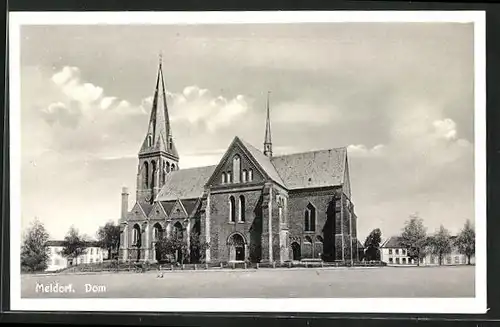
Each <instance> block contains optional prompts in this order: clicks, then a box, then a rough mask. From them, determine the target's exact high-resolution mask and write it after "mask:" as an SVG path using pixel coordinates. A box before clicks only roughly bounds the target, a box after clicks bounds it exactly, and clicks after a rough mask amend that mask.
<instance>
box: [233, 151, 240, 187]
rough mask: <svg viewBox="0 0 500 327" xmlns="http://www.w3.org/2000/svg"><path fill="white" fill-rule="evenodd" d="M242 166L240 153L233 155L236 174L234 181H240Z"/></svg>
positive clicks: (234, 172)
mask: <svg viewBox="0 0 500 327" xmlns="http://www.w3.org/2000/svg"><path fill="white" fill-rule="evenodd" d="M240 168H241V158H240V156H239V155H235V156H234V157H233V174H234V182H235V183H239V182H240V174H241V172H240Z"/></svg>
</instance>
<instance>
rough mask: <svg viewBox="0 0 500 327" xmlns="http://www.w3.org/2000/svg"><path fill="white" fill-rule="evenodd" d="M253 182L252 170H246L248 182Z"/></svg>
mask: <svg viewBox="0 0 500 327" xmlns="http://www.w3.org/2000/svg"><path fill="white" fill-rule="evenodd" d="M252 180H253V170H252V169H249V170H248V181H249V182H251V181H252Z"/></svg>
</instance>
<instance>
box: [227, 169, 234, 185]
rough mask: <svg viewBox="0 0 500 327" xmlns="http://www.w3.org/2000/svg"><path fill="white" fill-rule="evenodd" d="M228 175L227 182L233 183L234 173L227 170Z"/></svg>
mask: <svg viewBox="0 0 500 327" xmlns="http://www.w3.org/2000/svg"><path fill="white" fill-rule="evenodd" d="M226 177H227V182H228V183H232V182H233V175H232V174H231V172H230V171H228V172H227V174H226Z"/></svg>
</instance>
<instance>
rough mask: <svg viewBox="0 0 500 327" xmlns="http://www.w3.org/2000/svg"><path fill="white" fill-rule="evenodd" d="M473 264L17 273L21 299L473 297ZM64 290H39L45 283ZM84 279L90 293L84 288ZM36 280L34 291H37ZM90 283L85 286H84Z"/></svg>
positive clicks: (35, 289) (45, 285)
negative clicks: (42, 274) (19, 274)
mask: <svg viewBox="0 0 500 327" xmlns="http://www.w3.org/2000/svg"><path fill="white" fill-rule="evenodd" d="M474 277H475V276H474V267H473V266H470V267H467V266H457V267H382V268H323V269H321V268H317V269H315V268H310V269H286V268H285V269H275V270H272V269H259V270H234V271H231V270H229V271H217V270H211V271H203V270H198V271H174V272H169V271H166V272H164V275H163V278H156V272H154V271H151V272H147V273H143V274H141V273H128V272H127V273H99V274H82V275H76V274H75V275H72V274H67V275H65V274H61V275H49V276H37V275H23V276H21V296H22V297H23V298H44V297H50V298H58V297H59V298H60V297H70V298H89V297H104V298H165V297H180V298H196V297H212V298H222V297H254V298H259V297H271V298H283V297H295V298H304V297H305V298H308V297H336V298H349V297H353V298H361V297H369V298H371V297H474V296H475V291H474V288H475V286H474V285H475V278H474ZM56 282H57V283H59V285H69V284H71V288H67V289H66V290H67V291H68V290H69V292H66V293H45V292H41V291H40V289H41V288H42V286H44V287H47V285H50V284H51V283H56ZM86 284H88V285H91V286H93V290H94V291H93V292H92V291H90V292H86ZM37 285H39V286H38V292H37ZM89 288H90V287H89V286H87V289H89Z"/></svg>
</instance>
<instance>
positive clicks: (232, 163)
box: [207, 137, 269, 186]
mask: <svg viewBox="0 0 500 327" xmlns="http://www.w3.org/2000/svg"><path fill="white" fill-rule="evenodd" d="M255 150H256V149H255ZM256 151H258V150H256ZM261 154H262V153H261ZM262 156H264V155H263V154H262ZM264 157H265V156H264ZM266 159H267V157H266ZM267 175H268V174H267V173H266V171H265V170H264V169H263V168H262V167H261V165H259V162H258V161H257V160H256V158H255V156H254V155H253V153H252V151H249V149H248V148H247V146H246V144H245V143H244V142H242V141H241V140H240V139H239V138H238V137H236V138H235V139H234V140H233V142H232V143H231V145H230V146H229V148H228V149H227V151H226V153H225V154H224V156H223V157H222V159H221V160H220V162H219V164H218V165H217V168H216V169H215V171H214V173H213V175H212V176H211V177H210V179H209V180H208V182H207V185H210V186H215V185H227V184H242V183H248V182H263V181H265V180H266V179H268V178H269V176H267Z"/></svg>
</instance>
